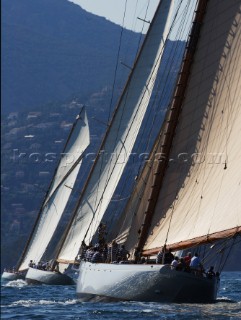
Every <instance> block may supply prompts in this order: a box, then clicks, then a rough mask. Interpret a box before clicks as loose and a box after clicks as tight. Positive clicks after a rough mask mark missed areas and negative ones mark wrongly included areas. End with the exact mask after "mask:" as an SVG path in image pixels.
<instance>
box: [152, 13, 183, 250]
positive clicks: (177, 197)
mask: <svg viewBox="0 0 241 320" xmlns="http://www.w3.org/2000/svg"><path fill="white" fill-rule="evenodd" d="M186 10H187V11H188V8H186ZM184 20H185V19H184ZM178 180H179V181H178V183H177V191H176V195H175V199H176V200H175V202H173V204H172V211H171V214H170V219H169V226H168V230H167V234H166V240H165V244H166V243H167V239H168V235H169V231H170V227H171V222H172V218H173V214H174V211H175V210H174V208H175V206H176V204H177V202H178V199H179V196H178V190H180V187H181V185H182V184H181V175H179V179H178ZM156 237H157V236H156ZM154 239H155V238H154Z"/></svg>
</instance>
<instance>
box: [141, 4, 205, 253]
mask: <svg viewBox="0 0 241 320" xmlns="http://www.w3.org/2000/svg"><path fill="white" fill-rule="evenodd" d="M207 2H208V0H199V3H198V5H197V9H196V14H195V18H194V21H193V26H192V30H191V33H190V36H189V41H188V44H187V47H186V52H185V56H184V60H183V64H182V68H181V72H180V76H179V79H178V81H177V85H176V89H175V93H174V97H173V102H172V104H171V107H170V109H169V112H168V114H167V116H166V118H165V121H164V123H163V127H162V132H165V134H164V135H165V136H164V140H163V142H162V145H161V148H160V156H158V158H157V159H156V160H157V161H154V162H153V163H154V166H155V164H156V168H154V171H155V173H154V180H153V185H152V188H151V191H150V194H149V197H148V203H147V206H146V210H145V213H144V214H145V217H144V222H143V225H142V228H141V230H140V236H139V239H138V244H137V247H136V251H137V252H141V251H142V250H143V247H144V244H145V242H146V239H147V235H148V231H149V227H150V225H151V221H152V217H153V213H154V208H155V205H156V202H157V199H158V195H159V191H160V189H161V187H162V182H163V178H164V175H165V171H166V169H167V167H168V159H169V154H170V151H171V147H172V140H173V138H174V135H175V129H176V126H177V124H178V118H179V115H180V113H181V111H182V103H183V100H184V98H185V90H186V87H187V83H188V80H189V74H190V69H191V67H192V61H193V58H194V55H195V50H196V47H197V43H198V38H199V33H200V29H201V25H202V21H203V19H204V16H205V11H206V6H207ZM159 139H160V137H158V138H157V143H158V141H159ZM154 150H155V149H154ZM153 156H154V157H155V154H154V155H153ZM136 258H137V256H136Z"/></svg>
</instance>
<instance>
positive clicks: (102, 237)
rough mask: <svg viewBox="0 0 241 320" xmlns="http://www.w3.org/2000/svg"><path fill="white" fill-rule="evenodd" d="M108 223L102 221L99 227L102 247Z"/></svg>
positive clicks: (99, 238) (99, 239)
mask: <svg viewBox="0 0 241 320" xmlns="http://www.w3.org/2000/svg"><path fill="white" fill-rule="evenodd" d="M106 234H107V232H106V225H105V224H104V223H100V225H99V228H98V241H99V245H100V247H103V246H104V244H105V236H106Z"/></svg>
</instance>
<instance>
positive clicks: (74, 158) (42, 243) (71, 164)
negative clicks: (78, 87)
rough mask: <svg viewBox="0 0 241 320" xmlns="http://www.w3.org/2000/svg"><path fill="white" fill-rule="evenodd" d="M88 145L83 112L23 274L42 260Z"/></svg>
mask: <svg viewBox="0 0 241 320" xmlns="http://www.w3.org/2000/svg"><path fill="white" fill-rule="evenodd" d="M88 145H89V127H88V121H87V117H86V112H85V109H84V108H83V109H82V111H81V113H80V115H79V116H78V117H77V119H76V122H75V124H74V127H73V129H72V132H71V134H70V136H69V139H68V141H67V143H66V146H65V149H64V152H63V154H62V157H61V160H60V162H59V165H58V168H57V171H56V174H55V176H54V179H53V181H52V183H51V186H50V189H49V191H48V193H47V196H46V199H45V201H44V204H43V206H42V208H41V211H40V213H39V214H40V218H39V220H38V222H37V224H36V225H35V228H34V232H33V234H32V237H31V239H30V242H29V245H28V247H27V250H26V252H25V254H24V256H23V259H22V262H21V264H20V267H19V270H25V269H27V268H28V263H29V261H30V260H33V261H35V262H38V261H40V260H41V258H42V256H43V254H44V252H45V250H46V248H47V246H48V244H49V242H50V240H51V238H52V236H53V234H54V232H55V230H56V227H57V225H58V223H59V220H60V218H61V216H62V214H63V212H64V209H65V207H66V204H67V202H68V199H69V197H70V194H71V192H72V189H73V187H74V183H75V180H76V178H77V175H78V172H79V169H80V166H81V162H82V161H81V160H80V159H81V156H82V153H83V152H84V151H85V149H86V148H87V146H88Z"/></svg>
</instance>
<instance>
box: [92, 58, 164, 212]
mask: <svg viewBox="0 0 241 320" xmlns="http://www.w3.org/2000/svg"><path fill="white" fill-rule="evenodd" d="M158 60H159V59H158ZM158 60H157V61H158ZM154 72H155V69H154V70H153V73H154ZM149 84H150V82H149ZM128 88H129V87H128ZM128 88H127V92H126V95H125V97H124V98H125V101H126V100H127V97H128V92H129V90H128ZM142 99H143V96H142ZM139 106H140V104H139ZM124 108H125V103H124ZM124 108H123V110H122V116H123V114H124ZM137 114H138V108H137V110H136V112H135V115H134V117H133V120H132V123H131V125H130V128H129V130H128V132H129V131H130V129H131V127H132V125H133V123H134V120H135V118H136V116H137ZM122 116H121V117H122ZM120 126H121V121H120V123H119V128H118V131H119V129H120ZM128 132H127V134H126V137H127V136H128ZM117 138H118V135H117V136H116V139H117ZM125 140H126V138H125ZM113 170H114V167H113V169H112V170H111V167H109V170H108V172H109V173H108V176H109V178H108V179H107V180H106V185H105V188H104V191H105V190H106V187H107V185H108V182H109V180H110V177H111V175H112V172H113ZM102 201H103V193H102V197H101V199H100V201H99V203H98V207H99V205H100V204H101V202H102ZM96 209H97V208H96Z"/></svg>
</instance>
